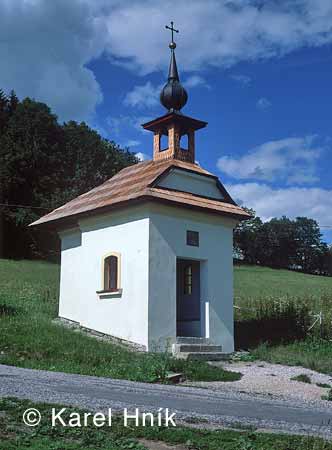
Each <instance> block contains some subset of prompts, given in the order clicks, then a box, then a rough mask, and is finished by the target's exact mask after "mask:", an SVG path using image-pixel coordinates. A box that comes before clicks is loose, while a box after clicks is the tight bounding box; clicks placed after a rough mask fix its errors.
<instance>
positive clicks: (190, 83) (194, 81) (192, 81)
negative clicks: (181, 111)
mask: <svg viewBox="0 0 332 450" xmlns="http://www.w3.org/2000/svg"><path fill="white" fill-rule="evenodd" d="M183 85H184V86H185V87H186V88H187V89H190V88H195V87H205V88H207V89H211V86H210V85H209V84H208V83H207V82H206V80H205V79H204V78H203V77H201V76H199V75H192V76H190V77H188V78H187V79H186V80H185V81H184V82H183Z"/></svg>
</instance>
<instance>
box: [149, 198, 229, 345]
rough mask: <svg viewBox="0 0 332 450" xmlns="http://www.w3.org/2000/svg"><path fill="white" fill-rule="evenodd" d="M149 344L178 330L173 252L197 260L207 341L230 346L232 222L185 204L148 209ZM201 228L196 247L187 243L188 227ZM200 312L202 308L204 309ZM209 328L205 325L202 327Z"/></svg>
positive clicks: (168, 336)
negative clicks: (198, 262)
mask: <svg viewBox="0 0 332 450" xmlns="http://www.w3.org/2000/svg"><path fill="white" fill-rule="evenodd" d="M150 211H151V212H150V219H151V222H150V258H149V260H150V281H149V292H150V295H149V347H151V346H153V345H155V343H156V342H157V341H158V339H159V338H160V337H161V341H160V342H159V345H161V344H162V342H163V343H164V344H165V342H166V341H167V340H168V339H170V341H172V339H174V338H175V336H176V258H190V259H197V260H201V261H202V264H201V268H202V274H201V302H202V309H203V310H205V309H206V304H208V310H209V311H208V315H209V320H208V324H207V327H204V330H205V331H207V332H208V333H209V336H208V337H209V338H210V340H211V342H213V343H215V344H220V345H222V346H223V351H225V352H232V351H233V350H234V338H233V258H232V239H233V232H232V228H233V226H235V224H236V222H235V221H234V220H232V219H226V218H222V217H219V216H215V215H210V214H202V213H200V212H196V211H190V210H188V209H180V208H176V207H169V206H164V205H157V204H156V205H153V206H152V207H151V210H150ZM187 230H192V231H198V232H199V241H200V242H199V247H193V246H188V245H187V244H186V231H187ZM202 313H203V315H204V311H202ZM206 328H207V329H206Z"/></svg>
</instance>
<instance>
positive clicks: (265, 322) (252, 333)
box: [234, 305, 311, 350]
mask: <svg viewBox="0 0 332 450" xmlns="http://www.w3.org/2000/svg"><path fill="white" fill-rule="evenodd" d="M310 321H311V318H310V314H309V311H308V310H307V308H305V307H302V308H301V309H298V308H295V307H293V306H292V305H287V307H286V308H284V309H282V310H278V309H277V308H274V309H269V308H267V307H266V308H262V309H260V310H258V311H257V317H255V318H250V319H245V320H236V321H235V325H234V328H235V329H234V334H235V347H236V349H237V350H240V349H245V350H248V349H252V348H255V347H257V346H258V345H260V344H262V343H266V344H268V345H278V344H285V343H289V342H294V341H301V340H303V339H305V338H306V337H307V336H308V332H309V331H308V330H309V324H310Z"/></svg>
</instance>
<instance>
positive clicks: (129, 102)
mask: <svg viewBox="0 0 332 450" xmlns="http://www.w3.org/2000/svg"><path fill="white" fill-rule="evenodd" d="M161 89H162V85H160V86H153V84H152V83H151V82H150V81H147V82H146V83H145V84H143V85H141V86H135V87H134V88H133V89H132V90H131V91H129V92H127V94H126V96H125V98H124V101H123V103H124V104H125V105H126V106H132V107H136V108H153V107H155V106H157V105H159V100H158V99H159V94H160V91H161Z"/></svg>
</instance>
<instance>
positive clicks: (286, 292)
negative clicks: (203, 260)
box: [234, 266, 332, 302]
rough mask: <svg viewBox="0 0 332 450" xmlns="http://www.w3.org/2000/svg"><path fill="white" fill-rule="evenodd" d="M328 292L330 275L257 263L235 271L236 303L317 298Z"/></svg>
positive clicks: (237, 267)
mask: <svg viewBox="0 0 332 450" xmlns="http://www.w3.org/2000/svg"><path fill="white" fill-rule="evenodd" d="M328 294H329V295H332V277H321V276H317V275H306V274H303V273H298V272H293V271H290V270H276V269H269V268H268V267H258V266H236V267H235V270H234V296H235V302H236V301H240V302H241V301H247V300H248V299H255V300H258V299H267V298H269V297H272V298H280V297H287V296H288V297H314V298H319V297H321V296H322V295H328Z"/></svg>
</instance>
